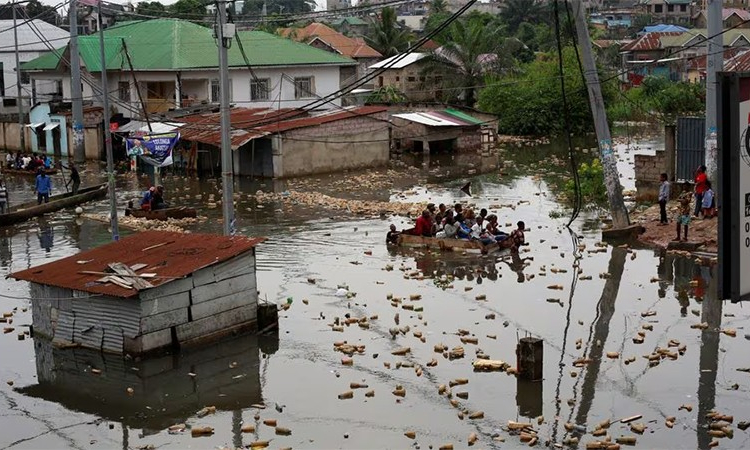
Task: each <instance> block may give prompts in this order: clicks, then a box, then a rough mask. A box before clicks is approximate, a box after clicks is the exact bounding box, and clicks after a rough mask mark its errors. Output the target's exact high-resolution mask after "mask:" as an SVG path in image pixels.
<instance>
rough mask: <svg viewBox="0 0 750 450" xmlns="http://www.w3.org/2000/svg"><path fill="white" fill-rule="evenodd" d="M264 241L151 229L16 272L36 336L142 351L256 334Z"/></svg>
mask: <svg viewBox="0 0 750 450" xmlns="http://www.w3.org/2000/svg"><path fill="white" fill-rule="evenodd" d="M262 241H263V239H262V238H247V237H244V236H217V235H208V234H183V233H169V232H160V231H147V232H143V233H138V234H134V235H131V236H128V237H126V238H123V239H121V240H120V241H117V242H113V243H110V244H107V245H103V246H101V247H97V248H95V249H93V250H89V251H85V252H82V253H79V254H76V255H73V256H70V257H67V258H63V259H60V260H58V261H55V262H52V263H49V264H44V265H41V266H37V267H32V268H30V269H27V270H23V271H20V272H16V273H13V274H11V275H10V276H11V277H12V278H15V279H17V280H25V281H28V282H30V283H31V289H30V290H31V295H30V296H31V298H32V301H31V305H32V318H33V332H34V334H35V335H38V336H43V337H46V338H48V339H50V340H52V342H53V343H55V344H58V345H59V346H73V347H86V348H92V349H96V350H101V351H106V352H112V353H118V354H130V355H140V354H143V353H147V352H152V351H154V350H159V349H164V348H173V347H182V346H188V345H191V344H196V343H203V342H206V341H208V340H213V339H217V338H220V337H223V336H226V335H229V334H233V333H236V332H241V331H247V330H253V329H255V328H256V321H257V308H258V293H257V287H256V286H257V283H256V277H255V246H256V245H257V244H258V243H260V242H262Z"/></svg>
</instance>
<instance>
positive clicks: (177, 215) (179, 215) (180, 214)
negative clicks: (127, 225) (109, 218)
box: [125, 206, 198, 220]
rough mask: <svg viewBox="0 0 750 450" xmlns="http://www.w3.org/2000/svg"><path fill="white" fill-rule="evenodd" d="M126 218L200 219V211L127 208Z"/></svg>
mask: <svg viewBox="0 0 750 450" xmlns="http://www.w3.org/2000/svg"><path fill="white" fill-rule="evenodd" d="M125 215H126V216H132V217H139V218H142V217H145V218H146V219H148V220H167V219H185V218H189V217H198V211H196V210H195V208H188V207H184V206H183V207H181V208H166V209H157V210H154V211H144V210H142V209H137V208H127V209H126V210H125Z"/></svg>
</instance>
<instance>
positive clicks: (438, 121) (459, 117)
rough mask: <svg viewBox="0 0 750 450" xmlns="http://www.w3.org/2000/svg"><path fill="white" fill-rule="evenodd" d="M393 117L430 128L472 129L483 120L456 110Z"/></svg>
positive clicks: (395, 115)
mask: <svg viewBox="0 0 750 450" xmlns="http://www.w3.org/2000/svg"><path fill="white" fill-rule="evenodd" d="M393 117H398V118H399V119H404V120H408V121H410V122H416V123H421V124H422V125H427V126H430V127H470V126H477V125H481V124H482V123H484V122H482V121H481V120H479V119H477V118H476V117H472V116H470V115H468V114H466V113H463V112H461V111H457V110H455V109H446V110H443V111H427V112H415V113H403V114H394V115H393Z"/></svg>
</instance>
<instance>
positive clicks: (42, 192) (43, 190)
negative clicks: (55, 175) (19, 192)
mask: <svg viewBox="0 0 750 450" xmlns="http://www.w3.org/2000/svg"><path fill="white" fill-rule="evenodd" d="M34 190H35V191H36V203H37V205H41V204H42V200H44V203H49V195H50V193H52V178H50V177H48V176H47V174H46V173H44V170H43V169H39V171H38V173H37V176H36V186H35V187H34Z"/></svg>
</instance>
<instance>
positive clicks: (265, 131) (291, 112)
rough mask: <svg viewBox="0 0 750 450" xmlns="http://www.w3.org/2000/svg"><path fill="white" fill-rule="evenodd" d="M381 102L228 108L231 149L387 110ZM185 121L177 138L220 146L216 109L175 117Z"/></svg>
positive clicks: (218, 116)
mask: <svg viewBox="0 0 750 450" xmlns="http://www.w3.org/2000/svg"><path fill="white" fill-rule="evenodd" d="M387 110H388V108H386V107H383V106H360V107H352V108H345V109H340V110H330V111H325V112H322V113H311V112H309V111H306V110H303V109H292V108H284V109H267V108H232V109H231V110H230V122H231V124H232V130H231V132H230V136H231V140H232V149H233V150H237V149H238V148H240V147H242V146H243V145H245V144H247V143H248V142H250V141H252V140H253V139H256V138H259V137H263V136H267V135H269V134H275V133H281V132H284V131H289V130H295V129H298V128H305V127H312V126H316V125H322V124H324V123H328V122H334V121H337V120H342V119H351V118H354V117H362V116H370V115H372V114H377V113H381V112H385V111H387ZM176 120H179V121H181V122H185V123H186V124H185V125H183V126H182V127H181V128H180V138H181V139H182V140H185V141H195V142H201V143H204V144H208V145H214V146H217V147H219V146H221V126H220V123H221V116H220V114H219V113H205V114H191V115H187V116H182V117H180V118H179V119H176Z"/></svg>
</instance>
